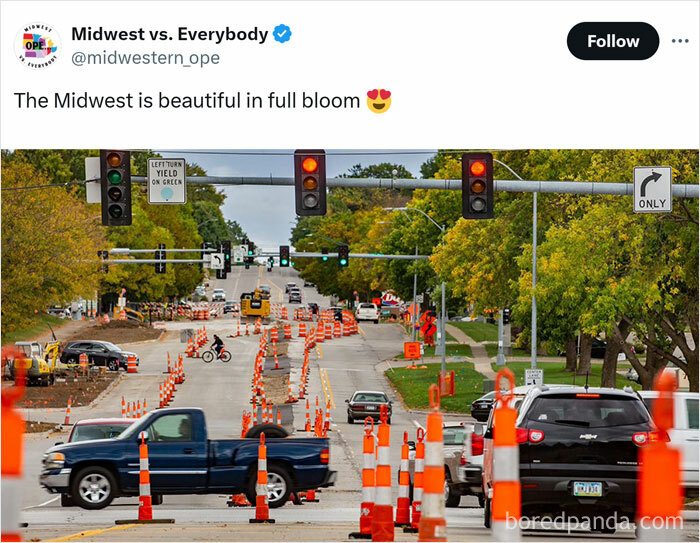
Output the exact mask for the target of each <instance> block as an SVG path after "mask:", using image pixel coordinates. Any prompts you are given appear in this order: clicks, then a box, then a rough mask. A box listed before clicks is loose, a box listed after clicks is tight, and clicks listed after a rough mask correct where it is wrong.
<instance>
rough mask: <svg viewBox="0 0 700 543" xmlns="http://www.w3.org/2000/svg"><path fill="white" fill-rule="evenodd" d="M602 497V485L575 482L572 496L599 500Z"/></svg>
mask: <svg viewBox="0 0 700 543" xmlns="http://www.w3.org/2000/svg"><path fill="white" fill-rule="evenodd" d="M602 495H603V483H589V482H585V483H584V482H575V483H574V496H579V497H587V498H599V497H601V496H602Z"/></svg>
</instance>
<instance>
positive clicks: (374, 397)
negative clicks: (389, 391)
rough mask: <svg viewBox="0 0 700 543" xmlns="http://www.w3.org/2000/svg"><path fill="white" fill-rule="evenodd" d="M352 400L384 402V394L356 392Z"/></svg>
mask: <svg viewBox="0 0 700 543" xmlns="http://www.w3.org/2000/svg"><path fill="white" fill-rule="evenodd" d="M352 401H353V402H386V401H387V399H386V396H384V394H381V393H378V392H358V393H357V394H355V396H354V397H353V399H352Z"/></svg>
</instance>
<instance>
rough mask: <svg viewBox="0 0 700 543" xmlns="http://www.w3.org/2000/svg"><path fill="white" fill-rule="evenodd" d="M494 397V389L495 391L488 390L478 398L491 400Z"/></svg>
mask: <svg viewBox="0 0 700 543" xmlns="http://www.w3.org/2000/svg"><path fill="white" fill-rule="evenodd" d="M495 398H496V391H495V390H492V391H491V392H489V393H488V394H484V395H483V396H482V397H481V398H479V399H480V400H493V399H495Z"/></svg>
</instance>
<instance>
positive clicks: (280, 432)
mask: <svg viewBox="0 0 700 543" xmlns="http://www.w3.org/2000/svg"><path fill="white" fill-rule="evenodd" d="M263 432H265V438H273V437H289V432H287V430H285V429H284V428H282V427H281V426H277V425H276V424H258V425H257V426H253V427H252V428H251V429H250V430H248V433H247V434H246V435H245V437H246V438H259V437H260V434H262V433H263Z"/></svg>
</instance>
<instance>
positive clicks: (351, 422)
mask: <svg viewBox="0 0 700 543" xmlns="http://www.w3.org/2000/svg"><path fill="white" fill-rule="evenodd" d="M348 424H355V419H353V418H352V417H351V416H350V415H348Z"/></svg>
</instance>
